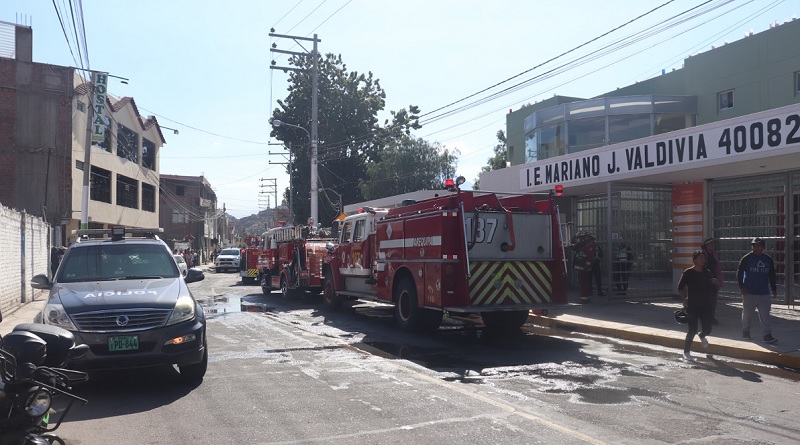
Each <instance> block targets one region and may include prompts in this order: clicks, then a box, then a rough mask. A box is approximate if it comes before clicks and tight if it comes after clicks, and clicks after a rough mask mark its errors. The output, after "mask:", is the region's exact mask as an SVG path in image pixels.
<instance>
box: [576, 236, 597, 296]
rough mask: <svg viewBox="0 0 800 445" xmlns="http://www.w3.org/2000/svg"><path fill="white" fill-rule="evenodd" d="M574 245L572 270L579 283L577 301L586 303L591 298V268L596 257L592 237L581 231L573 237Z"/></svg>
mask: <svg viewBox="0 0 800 445" xmlns="http://www.w3.org/2000/svg"><path fill="white" fill-rule="evenodd" d="M575 239H576V241H577V242H576V243H575V244H573V245H572V250H574V251H575V256H574V257H573V259H572V268H573V269H574V270H575V271H576V272H577V273H578V282H579V283H580V294H579V295H580V296H579V299H578V301H579V302H581V303H588V302H589V301H591V299H592V297H591V295H592V267H593V266H594V259H595V256H596V255H597V250H596V246H597V245H596V243H595V241H594V237H593V236H592V235H589V232H587V231H585V230H581V231H580V232H578V233H577V234H576V235H575Z"/></svg>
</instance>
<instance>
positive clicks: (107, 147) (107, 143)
mask: <svg viewBox="0 0 800 445" xmlns="http://www.w3.org/2000/svg"><path fill="white" fill-rule="evenodd" d="M105 120H106V131H105V135H104V136H103V142H100V143H99V144H98V143H97V142H94V141H92V146H93V147H100V149H102V150H104V151H107V152H109V153H111V128H110V127H109V126H108V120H109V119H108V118H107V117H106V118H105Z"/></svg>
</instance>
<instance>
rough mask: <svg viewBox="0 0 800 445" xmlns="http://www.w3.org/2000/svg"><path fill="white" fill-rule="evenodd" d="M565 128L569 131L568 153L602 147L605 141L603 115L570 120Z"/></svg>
mask: <svg viewBox="0 0 800 445" xmlns="http://www.w3.org/2000/svg"><path fill="white" fill-rule="evenodd" d="M567 129H568V131H569V147H568V148H567V151H568V152H569V153H577V152H579V151H584V150H590V149H592V148H597V147H602V146H603V145H605V143H606V118H605V117H592V118H588V119H577V120H574V121H570V122H569V124H568V127H567ZM648 131H649V128H648Z"/></svg>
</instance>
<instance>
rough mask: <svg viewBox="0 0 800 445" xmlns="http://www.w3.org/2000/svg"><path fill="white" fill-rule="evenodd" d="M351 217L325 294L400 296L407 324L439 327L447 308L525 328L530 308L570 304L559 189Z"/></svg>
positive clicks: (453, 198)
mask: <svg viewBox="0 0 800 445" xmlns="http://www.w3.org/2000/svg"><path fill="white" fill-rule="evenodd" d="M461 183H463V178H459V182H458V184H454V183H453V181H452V180H449V181H448V186H449V187H448V189H449V190H451V192H452V193H450V194H444V196H440V197H435V198H431V199H426V200H422V201H419V202H416V203H411V204H408V205H404V206H401V207H397V208H393V209H374V208H364V209H363V211H361V212H360V213H357V214H354V215H350V216H348V217H347V218H345V220H344V222H343V224H342V225H341V230H339V236H338V239H336V240H335V242H334V243H331V245H329V249H328V257H327V258H326V262H325V264H323V275H324V290H323V302H324V303H325V305H326V306H327V307H329V308H337V307H339V306H340V305H341V304H342V302H343V300H345V299H347V298H364V299H370V300H376V301H381V302H385V303H389V304H392V305H394V318H395V321H396V322H397V324H398V325H399V326H400V328H401V329H404V330H435V329H436V328H438V326H439V324H440V323H441V320H442V317H443V315H444V314H445V313H453V314H456V315H457V314H462V315H463V314H467V313H468V314H475V313H479V314H480V315H481V318H482V319H483V322H484V324H485V325H486V326H497V327H513V328H518V327H520V326H522V324H524V323H525V321H526V320H527V318H528V313H529V310H531V309H546V308H548V307H555V306H562V305H566V304H567V279H566V266H565V265H566V263H565V261H564V250H563V247H562V243H561V235H560V228H559V223H558V210H557V207H556V206H555V203H554V200H553V196H552V194H551V195H550V196H545V197H542V196H540V197H538V198H537V197H535V196H533V195H519V194H518V195H513V196H511V195H509V196H505V195H501V194H497V193H489V192H482V191H461V190H459V189H458V185H460V184H461Z"/></svg>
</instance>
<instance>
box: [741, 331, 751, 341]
mask: <svg viewBox="0 0 800 445" xmlns="http://www.w3.org/2000/svg"><path fill="white" fill-rule="evenodd" d="M742 339H744V340H750V331H742Z"/></svg>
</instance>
